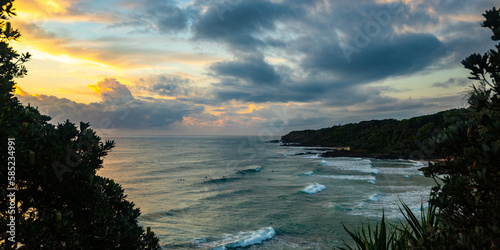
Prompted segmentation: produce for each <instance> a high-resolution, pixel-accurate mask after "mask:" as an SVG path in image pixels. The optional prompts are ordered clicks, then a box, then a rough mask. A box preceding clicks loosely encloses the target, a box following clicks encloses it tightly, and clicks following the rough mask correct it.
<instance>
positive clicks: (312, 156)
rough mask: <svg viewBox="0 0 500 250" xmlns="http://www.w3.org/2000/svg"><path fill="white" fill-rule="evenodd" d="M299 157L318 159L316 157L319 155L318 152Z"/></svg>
mask: <svg viewBox="0 0 500 250" xmlns="http://www.w3.org/2000/svg"><path fill="white" fill-rule="evenodd" d="M301 158H304V159H318V158H321V157H320V156H319V154H315V155H309V156H303V157H301Z"/></svg>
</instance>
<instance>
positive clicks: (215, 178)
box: [98, 136, 433, 249]
mask: <svg viewBox="0 0 500 250" xmlns="http://www.w3.org/2000/svg"><path fill="white" fill-rule="evenodd" d="M105 139H113V140H115V141H116V145H117V146H116V148H114V149H113V151H112V152H111V153H110V154H109V155H108V156H107V157H106V158H105V160H104V168H103V169H101V170H100V171H99V173H98V174H100V175H103V176H105V177H108V178H112V179H114V180H115V181H116V182H118V183H120V184H121V185H122V186H123V187H124V188H125V193H126V194H127V196H128V197H127V198H128V199H129V200H131V201H133V202H134V204H136V205H137V206H138V207H139V208H140V209H141V212H142V215H141V216H140V217H139V223H140V224H141V225H143V226H145V227H151V228H152V230H153V231H154V232H155V233H156V234H157V236H158V238H159V239H160V244H161V245H162V247H163V248H164V249H238V248H243V247H245V249H331V246H332V245H336V246H341V245H342V239H343V238H344V239H347V241H350V239H349V238H348V235H347V233H346V232H345V231H344V229H343V228H342V223H343V224H345V225H346V226H347V227H351V228H352V227H357V226H358V225H360V224H361V223H369V222H374V221H375V220H376V219H377V218H380V217H381V216H382V211H384V213H385V216H386V218H389V220H392V221H397V220H399V219H401V218H402V217H401V214H400V212H399V208H398V202H399V200H402V201H404V202H405V203H407V204H408V205H409V206H410V207H411V208H412V209H414V211H416V212H418V210H419V209H420V205H421V203H422V202H425V201H426V200H427V199H428V196H429V192H430V188H431V186H432V185H433V181H432V180H431V179H428V178H426V177H424V176H422V174H421V172H420V171H418V169H419V168H421V167H423V166H424V163H422V162H418V161H407V160H377V159H366V158H322V157H320V156H319V154H320V152H321V149H319V148H307V147H287V146H282V145H279V144H278V143H266V142H264V141H261V140H259V139H258V138H257V137H235V136H232V137H229V136H226V137H216V136H191V137H189V136H186V137H182V136H171V137H117V138H105Z"/></svg>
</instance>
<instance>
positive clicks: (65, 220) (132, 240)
mask: <svg viewBox="0 0 500 250" xmlns="http://www.w3.org/2000/svg"><path fill="white" fill-rule="evenodd" d="M13 2H14V0H0V6H1V9H0V12H1V17H0V18H1V20H0V21H1V22H0V28H1V31H0V155H1V159H0V166H1V167H0V201H1V202H0V203H1V204H2V205H1V208H0V231H1V233H2V234H1V238H2V239H1V240H0V248H2V249H7V248H18V247H20V248H21V249H116V248H122V249H159V248H160V247H159V244H158V239H157V238H156V236H155V234H154V233H153V232H151V231H150V230H149V228H148V229H147V230H144V228H142V227H141V226H139V225H138V224H137V218H138V216H139V215H140V211H139V209H138V208H134V204H133V203H131V202H129V201H127V200H126V199H125V198H126V196H125V195H124V192H123V189H122V187H121V186H120V185H119V184H117V183H115V182H114V181H113V180H110V179H108V178H104V177H101V176H98V175H96V170H98V169H100V168H101V167H102V162H103V160H102V158H103V157H104V156H106V154H107V152H108V151H109V150H110V149H111V148H113V146H114V143H113V142H112V141H106V142H102V141H101V138H100V137H99V136H97V135H96V133H95V132H94V131H93V130H92V129H90V128H89V124H88V123H83V122H82V123H80V124H79V126H77V125H75V124H73V123H71V122H69V121H66V122H65V123H63V124H59V125H57V126H54V125H52V124H50V123H48V121H49V120H50V117H48V116H45V115H42V114H40V113H39V112H38V110H37V109H35V108H33V107H30V106H29V105H28V106H23V105H22V104H20V103H19V101H18V99H17V98H16V97H14V96H13V91H14V89H15V82H14V80H15V78H17V77H22V76H24V75H26V73H27V70H26V68H25V67H24V66H23V64H24V63H25V62H27V61H28V60H29V58H30V55H29V54H23V55H20V54H19V53H17V52H16V51H15V50H13V48H12V47H11V45H10V44H11V42H12V41H13V40H15V39H17V38H19V37H20V34H19V32H18V31H17V30H15V29H13V28H12V26H11V24H10V23H9V22H8V21H7V20H8V19H9V18H11V17H12V16H14V15H15V13H14V8H13Z"/></svg>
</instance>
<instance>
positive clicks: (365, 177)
mask: <svg viewBox="0 0 500 250" xmlns="http://www.w3.org/2000/svg"><path fill="white" fill-rule="evenodd" d="M315 176H316V177H321V178H330V179H337V180H369V181H375V180H377V178H375V176H373V175H315Z"/></svg>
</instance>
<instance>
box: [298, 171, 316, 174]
mask: <svg viewBox="0 0 500 250" xmlns="http://www.w3.org/2000/svg"><path fill="white" fill-rule="evenodd" d="M313 174H314V172H313V171H311V172H307V173H302V174H300V175H313Z"/></svg>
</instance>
